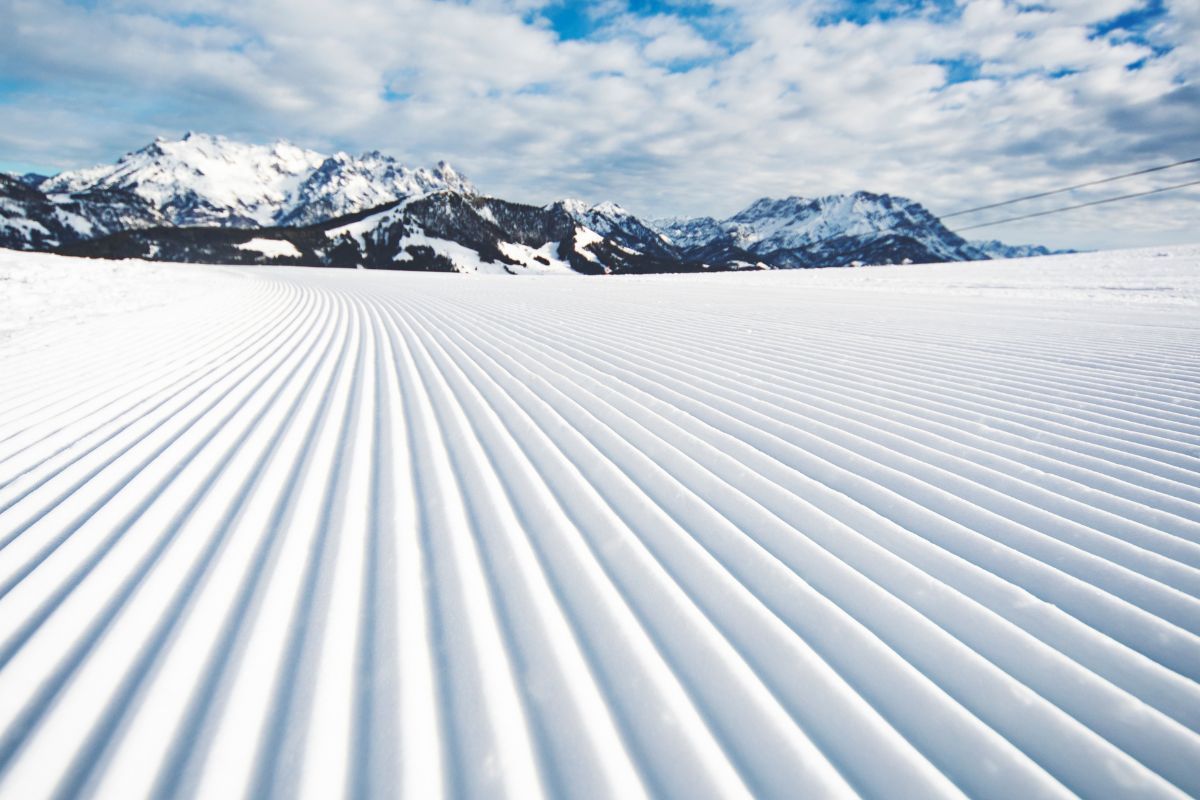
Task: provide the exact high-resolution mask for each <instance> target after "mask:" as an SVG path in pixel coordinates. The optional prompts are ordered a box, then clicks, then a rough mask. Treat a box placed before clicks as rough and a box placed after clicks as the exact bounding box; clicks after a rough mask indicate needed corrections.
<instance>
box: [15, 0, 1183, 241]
mask: <svg viewBox="0 0 1200 800" xmlns="http://www.w3.org/2000/svg"><path fill="white" fill-rule="evenodd" d="M0 18H2V19H5V20H6V21H11V23H10V24H7V25H4V26H0V169H5V170H9V171H27V170H35V171H43V172H54V171H58V170H60V169H65V168H72V167H79V166H83V165H89V164H93V163H101V162H110V161H112V160H113V159H115V158H116V157H117V156H119V155H120V154H121V153H123V152H126V151H129V150H131V149H135V148H137V147H140V146H142V145H144V144H145V143H146V142H147V141H149V140H150V139H152V138H153V137H154V136H157V135H165V136H179V135H182V133H183V132H184V131H187V130H198V131H206V132H211V133H221V134H225V135H228V136H231V137H234V138H239V139H243V140H246V141H260V142H262V141H271V140H273V139H276V138H287V139H290V140H292V141H296V142H297V143H300V144H303V145H306V146H309V147H313V148H316V149H321V150H333V149H346V150H351V151H356V150H366V149H380V150H383V151H385V152H389V153H391V154H393V155H396V156H397V157H400V158H403V159H405V160H408V161H411V162H413V163H418V164H422V163H430V162H432V161H434V160H437V159H440V158H445V159H447V160H449V161H451V162H452V163H454V164H455V165H456V166H457V167H458V168H459V169H460V170H462V171H463V172H464V173H466V174H467V175H469V176H470V177H471V178H472V179H473V180H474V181H475V183H476V184H477V185H479V186H480V187H481V188H482V189H483V190H485V191H487V192H490V193H494V194H498V195H502V196H506V197H511V198H513V199H520V200H526V201H529V202H539V203H540V202H548V201H550V200H552V199H555V198H559V197H564V196H576V197H580V198H582V199H585V200H589V201H596V202H598V201H601V200H614V201H617V202H619V203H621V204H622V205H625V206H626V207H627V208H629V209H630V210H632V211H634V212H635V213H639V214H642V215H645V216H651V217H654V216H666V215H698V214H712V215H716V216H724V215H727V214H730V213H733V212H734V211H736V210H738V209H739V208H741V207H743V206H745V205H747V204H748V203H749V202H751V201H753V200H754V199H756V198H757V197H761V196H784V195H792V194H798V195H807V196H813V195H821V194H829V193H835V192H844V191H853V190H855V189H869V190H872V191H878V192H891V193H894V194H901V195H905V196H909V197H912V198H914V199H916V200H918V201H920V202H922V203H925V204H926V205H928V206H929V207H930V208H931V209H932V210H933V211H934V212H935V213H937V212H949V211H952V210H956V209H958V208H963V207H968V206H973V205H980V204H983V203H987V202H991V201H996V200H1000V199H1004V198H1006V197H1009V196H1014V195H1019V194H1027V193H1031V192H1035V191H1039V190H1045V189H1050V188H1056V187H1058V186H1061V185H1065V184H1070V183H1077V182H1080V181H1083V180H1088V179H1090V178H1097V177H1104V176H1106V175H1111V174H1116V173H1119V172H1125V171H1130V170H1133V169H1137V168H1139V167H1143V166H1147V165H1153V164H1156V163H1164V162H1167V161H1173V160H1178V159H1182V158H1188V157H1194V156H1196V155H1200V152H1195V151H1198V150H1200V137H1197V135H1196V131H1197V130H1200V99H1198V98H1200V94H1198V90H1197V84H1198V83H1200V53H1198V52H1197V50H1198V48H1197V45H1196V44H1195V43H1196V42H1198V41H1200V3H1196V2H1195V1H1194V0H1186V1H1185V0H1021V1H1019V2H1018V0H713V1H712V2H709V1H708V0H673V1H672V2H666V1H665V0H597V1H596V2H581V1H580V0H399V2H398V1H397V0H310V1H309V2H306V3H303V4H296V3H291V2H285V0H187V1H184V0H0ZM1173 177H1174V176H1173V175H1171V174H1169V173H1168V174H1166V175H1160V176H1154V177H1153V178H1147V179H1145V180H1143V181H1141V182H1137V181H1135V182H1133V183H1132V184H1128V185H1126V184H1122V185H1121V187H1120V188H1121V189H1122V190H1129V191H1134V190H1137V189H1140V188H1153V186H1155V185H1159V184H1161V183H1162V182H1163V181H1164V180H1165V181H1168V182H1169V181H1170V180H1171V179H1173ZM1189 177H1193V176H1191V175H1190V174H1189V175H1187V176H1183V175H1180V176H1179V178H1180V182H1182V181H1183V180H1186V179H1187V178H1189ZM1156 181H1157V183H1156ZM1096 196H1098V195H1096V194H1095V193H1086V192H1084V193H1081V196H1080V197H1078V198H1069V199H1079V200H1087V199H1094V198H1095V197H1096ZM1196 201H1197V195H1196V194H1195V193H1191V194H1189V193H1187V192H1183V193H1180V194H1178V195H1163V196H1161V197H1157V198H1154V199H1150V200H1147V201H1144V202H1143V203H1142V204H1140V205H1138V206H1137V208H1138V209H1140V210H1139V211H1138V213H1135V214H1131V213H1130V208H1132V207H1129V206H1114V207H1100V208H1097V209H1094V210H1091V211H1087V212H1080V213H1078V214H1076V215H1063V216H1061V217H1050V218H1046V219H1043V220H1036V221H1031V222H1029V223H1026V224H1024V225H1021V226H1014V227H1003V228H995V229H992V230H988V229H984V230H983V231H980V233H983V234H988V235H991V234H993V233H994V234H995V235H996V236H1002V237H1003V238H1006V239H1011V240H1020V239H1024V240H1030V241H1040V242H1046V243H1049V244H1058V245H1065V246H1076V247H1096V246H1107V245H1120V244H1142V243H1158V242H1163V241H1168V240H1179V239H1181V238H1182V239H1194V238H1196V235H1195V234H1194V233H1192V231H1193V230H1195V229H1196V222H1197V216H1196V208H1197V204H1196ZM1030 210H1033V209H1030ZM1142 212H1144V213H1142Z"/></svg>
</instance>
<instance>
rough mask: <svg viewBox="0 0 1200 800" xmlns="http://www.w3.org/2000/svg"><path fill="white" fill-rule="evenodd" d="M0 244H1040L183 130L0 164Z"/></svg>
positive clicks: (940, 256) (610, 261) (824, 208)
mask: <svg viewBox="0 0 1200 800" xmlns="http://www.w3.org/2000/svg"><path fill="white" fill-rule="evenodd" d="M0 246H3V247H12V248H19V249H32V250H58V251H60V252H69V253H72V254H75V255H85V256H97V257H106V258H153V259H161V260H168V261H195V262H210V263H212V262H217V263H235V264H255V263H277V264H298V265H316V266H346V267H350V266H363V267H371V268H376V269H410V270H442V271H457V272H496V273H514V274H521V273H532V272H582V273H587V274H623V273H651V272H688V271H698V270H708V271H720V270H735V269H770V268H797V267H824V266H841V265H846V264H898V263H908V262H931V261H962V260H972V259H986V258H1007V257H1015V256H1022V255H1031V254H1039V253H1046V252H1050V251H1048V250H1046V249H1045V248H1036V247H1033V246H1020V247H1009V246H1007V245H1004V244H1002V243H1000V242H975V243H972V242H967V241H965V240H963V239H962V238H961V237H959V236H958V235H957V234H955V233H953V232H952V231H950V230H948V229H947V228H946V227H945V226H944V225H942V223H941V221H940V220H938V219H937V218H936V217H935V216H934V215H933V214H931V213H930V212H929V211H928V210H926V209H925V208H924V207H923V206H921V205H920V204H919V203H916V202H914V201H912V200H908V199H906V198H903V197H896V196H892V195H887V194H873V193H871V192H854V193H852V194H840V195H828V196H825V197H818V198H804V197H786V198H782V199H773V198H762V199H760V200H757V201H755V202H754V203H752V204H750V205H749V206H748V207H746V208H745V209H744V210H742V211H740V212H738V213H737V214H734V215H733V216H731V217H729V218H727V219H723V220H719V219H715V218H713V217H696V218H691V219H668V220H659V221H656V222H647V221H645V220H642V219H639V218H638V217H637V216H635V215H633V214H631V213H630V212H628V211H627V210H625V209H624V208H622V207H621V206H619V205H617V204H615V203H610V202H606V203H600V204H598V205H589V204H587V203H584V202H582V201H579V200H559V201H556V202H553V203H550V204H549V205H546V206H542V207H537V206H531V205H524V204H520V203H512V202H509V201H506V200H502V199H499V198H493V197H485V196H482V195H480V194H479V192H478V191H477V190H476V189H475V187H474V185H472V184H471V182H470V181H469V180H467V179H466V178H465V177H463V176H462V175H461V174H460V173H458V172H457V171H456V170H455V169H454V168H453V167H451V166H450V165H449V164H447V163H446V162H444V161H443V162H439V163H438V164H437V166H436V167H434V168H432V169H426V168H411V167H408V166H405V165H404V164H401V163H399V162H398V161H396V160H395V159H393V158H391V157H389V156H386V155H383V154H382V153H379V152H378V151H375V152H369V153H364V154H362V155H360V156H351V155H348V154H346V153H341V152H339V153H335V154H333V155H324V154H321V153H318V152H316V151H314V150H307V149H305V148H302V147H298V146H297V145H294V144H291V143H289V142H285V141H277V142H275V143H273V144H270V145H257V144H245V143H241V142H235V141H231V140H229V139H226V138H225V137H222V136H210V135H206V134H197V133H189V134H187V135H186V136H184V137H183V138H182V139H180V140H175V141H170V140H166V139H162V138H160V139H157V140H155V141H154V142H152V143H151V144H149V145H147V146H146V147H144V148H142V149H140V150H136V151H134V152H131V153H128V154H126V155H124V156H122V157H121V158H120V159H119V160H118V161H117V162H116V163H115V164H112V165H107V166H99V167H92V168H88V169H82V170H73V171H69V172H64V173H62V174H59V175H55V176H52V177H44V176H40V175H35V174H27V175H0Z"/></svg>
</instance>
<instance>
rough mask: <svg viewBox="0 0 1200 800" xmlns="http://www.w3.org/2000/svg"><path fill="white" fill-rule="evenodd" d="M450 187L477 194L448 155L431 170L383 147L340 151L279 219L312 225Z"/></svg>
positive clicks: (314, 174)
mask: <svg viewBox="0 0 1200 800" xmlns="http://www.w3.org/2000/svg"><path fill="white" fill-rule="evenodd" d="M440 191H451V192H455V193H457V194H462V195H474V194H476V191H475V187H474V186H473V185H472V184H471V182H470V181H468V180H467V179H466V178H465V177H463V176H462V175H460V174H459V173H458V172H457V171H455V169H454V167H452V166H450V165H449V164H447V163H446V162H445V161H439V162H438V165H437V166H436V167H434V168H433V169H432V170H430V169H425V168H424V167H421V168H418V169H411V168H409V167H406V166H404V165H403V164H401V163H399V162H398V161H396V159H394V158H392V157H390V156H385V155H383V154H382V153H380V152H379V151H378V150H376V151H374V152H371V153H364V154H363V155H361V156H359V157H357V158H355V157H353V156H349V155H347V154H345V153H336V154H334V155H332V156H330V157H329V158H327V159H325V161H324V162H322V163H321V166H319V167H317V169H316V170H314V171H313V172H312V174H311V175H309V176H308V178H306V179H305V181H304V183H302V184H301V185H300V187H299V188H298V189H297V190H296V192H295V194H294V197H293V198H292V200H291V204H290V209H288V210H286V211H285V213H282V214H280V215H278V216H277V218H276V220H275V222H276V223H278V224H280V225H311V224H313V223H316V222H322V221H324V220H327V219H333V218H335V217H342V216H345V215H347V214H353V213H355V212H357V211H362V210H363V209H367V208H376V207H378V206H382V205H386V204H387V203H391V202H393V201H395V200H399V199H400V198H403V197H413V196H417V195H424V194H430V193H431V192H440Z"/></svg>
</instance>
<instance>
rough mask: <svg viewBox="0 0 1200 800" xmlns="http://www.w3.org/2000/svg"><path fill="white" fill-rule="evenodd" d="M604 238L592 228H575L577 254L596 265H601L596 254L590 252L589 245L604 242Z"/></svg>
mask: <svg viewBox="0 0 1200 800" xmlns="http://www.w3.org/2000/svg"><path fill="white" fill-rule="evenodd" d="M603 241H604V237H603V236H601V235H600V234H598V233H596V232H595V231H594V230H592V229H591V228H585V227H583V226H582V225H577V226H576V227H575V252H576V253H579V255H581V256H583V257H584V258H586V259H587V260H588V261H591V262H593V263H595V264H599V263H600V259H598V258H596V254H595V253H593V252H592V251H591V250H588V249H587V248H588V245H593V244H596V243H597V242H603Z"/></svg>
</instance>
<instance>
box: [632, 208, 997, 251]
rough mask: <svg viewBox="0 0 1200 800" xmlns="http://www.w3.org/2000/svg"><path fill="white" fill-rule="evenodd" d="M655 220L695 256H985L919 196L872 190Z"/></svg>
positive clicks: (665, 233) (672, 240)
mask: <svg viewBox="0 0 1200 800" xmlns="http://www.w3.org/2000/svg"><path fill="white" fill-rule="evenodd" d="M655 227H656V228H657V229H658V230H659V232H660V233H662V234H663V236H664V237H666V239H667V240H668V241H669V242H671V243H672V244H674V245H675V246H676V247H678V248H680V249H681V250H682V251H683V253H684V254H686V255H689V256H691V257H694V258H698V259H701V260H718V261H720V260H744V261H756V262H763V263H766V264H768V265H770V266H776V267H811V266H836V265H840V264H847V263H852V262H855V261H858V262H870V263H900V262H902V261H904V260H910V261H964V260H970V259H974V258H980V257H983V256H981V254H980V253H979V252H977V251H976V250H974V249H973V248H972V247H971V246H970V244H968V243H967V242H966V241H965V240H964V239H962V237H960V236H958V235H957V234H955V233H953V232H951V231H950V230H948V229H947V228H946V227H945V226H944V225H942V223H941V222H940V221H939V220H938V219H937V217H935V216H934V215H933V214H931V213H930V212H929V211H928V210H927V209H926V208H925V207H924V206H922V205H920V204H919V203H916V202H913V201H912V200H909V199H907V198H903V197H893V196H892V195H887V194H882V195H879V194H872V193H871V192H854V193H853V194H841V195H828V196H826V197H819V198H811V199H810V198H803V197H787V198H783V199H773V198H768V197H764V198H762V199H760V200H756V201H755V202H754V203H752V204H751V205H750V206H748V207H747V208H745V209H744V210H742V211H740V212H738V213H737V214H734V215H733V216H732V217H729V218H728V219H725V220H716V219H713V218H712V217H699V218H695V219H666V220H660V221H658V222H657V223H655Z"/></svg>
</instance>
